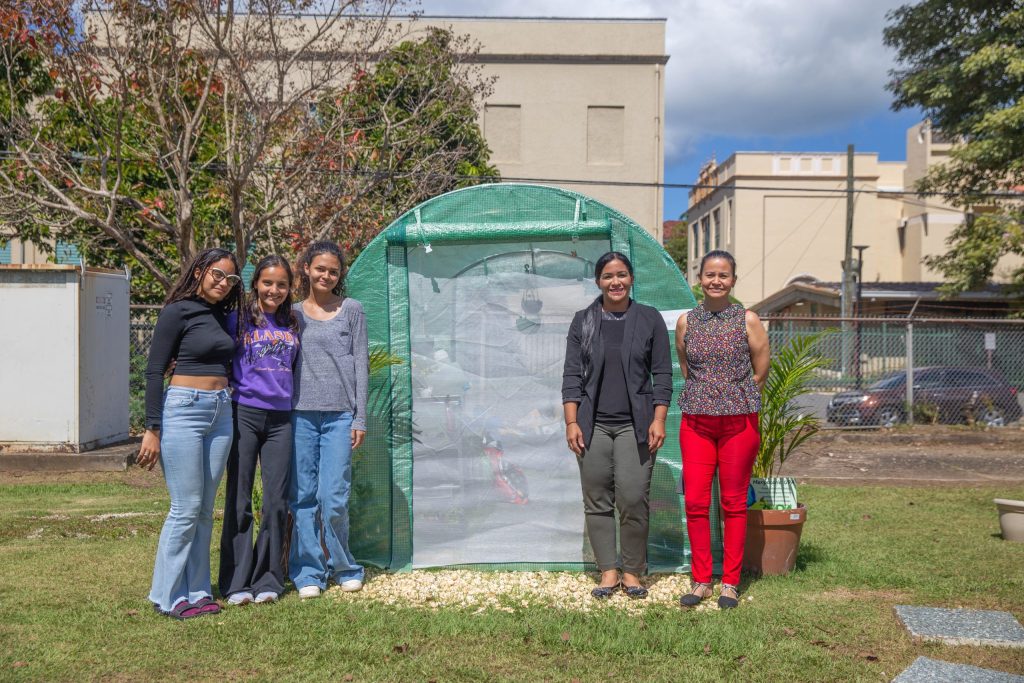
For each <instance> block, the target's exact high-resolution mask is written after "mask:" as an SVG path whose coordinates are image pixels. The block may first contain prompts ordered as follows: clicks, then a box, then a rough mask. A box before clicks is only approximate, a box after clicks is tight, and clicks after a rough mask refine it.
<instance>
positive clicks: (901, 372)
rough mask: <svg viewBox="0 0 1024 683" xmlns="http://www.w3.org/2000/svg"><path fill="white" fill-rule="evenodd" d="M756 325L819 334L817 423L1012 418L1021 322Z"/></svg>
mask: <svg viewBox="0 0 1024 683" xmlns="http://www.w3.org/2000/svg"><path fill="white" fill-rule="evenodd" d="M159 310H160V308H159V307H158V306H132V310H131V326H130V329H131V353H132V357H131V406H132V428H133V429H141V428H142V421H143V417H144V416H143V394H144V393H145V369H146V357H147V356H148V354H149V346H150V343H151V342H152V339H153V329H154V327H155V326H156V317H157V314H158V313H159ZM765 326H766V327H767V329H768V339H769V341H770V343H771V347H772V349H780V348H782V347H783V346H785V345H786V344H787V343H788V342H789V341H790V340H791V339H794V338H797V337H801V336H804V335H810V334H817V333H820V332H824V335H823V336H822V338H821V339H820V340H819V341H818V343H817V345H816V348H817V350H818V351H819V352H820V353H821V354H823V355H824V356H825V357H826V358H828V359H829V360H830V362H829V364H828V366H827V367H825V368H823V369H821V370H819V371H818V372H817V374H816V376H815V378H814V380H813V382H812V386H813V387H814V392H813V393H812V394H810V395H809V396H808V397H806V399H805V400H804V402H803V405H804V406H805V407H806V408H807V409H808V410H812V411H813V412H815V413H816V414H817V415H818V416H819V417H821V419H822V420H823V421H825V422H827V423H828V424H827V426H831V427H844V428H850V427H866V426H872V427H873V426H893V425H896V424H899V423H903V422H907V423H916V424H968V425H979V426H989V427H998V426H1003V425H1006V424H1010V423H1011V422H1016V421H1017V420H1019V419H1020V418H1021V415H1022V407H1024V400H1022V398H1021V391H1022V390H1024V320H978V319H971V318H959V319H934V318H933V319H912V320H906V319H897V318H828V317H778V316H772V317H768V318H765ZM908 368H909V369H910V371H909V372H908ZM908 379H909V381H908Z"/></svg>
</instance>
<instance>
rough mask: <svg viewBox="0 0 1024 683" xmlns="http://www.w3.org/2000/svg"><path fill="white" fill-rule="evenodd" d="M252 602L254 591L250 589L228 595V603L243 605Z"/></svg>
mask: <svg viewBox="0 0 1024 683" xmlns="http://www.w3.org/2000/svg"><path fill="white" fill-rule="evenodd" d="M250 602H252V593H250V592H249V591H238V592H237V593H232V594H231V595H229V596H228V604H229V605H235V606H237V607H241V606H242V605H248V604H249V603H250Z"/></svg>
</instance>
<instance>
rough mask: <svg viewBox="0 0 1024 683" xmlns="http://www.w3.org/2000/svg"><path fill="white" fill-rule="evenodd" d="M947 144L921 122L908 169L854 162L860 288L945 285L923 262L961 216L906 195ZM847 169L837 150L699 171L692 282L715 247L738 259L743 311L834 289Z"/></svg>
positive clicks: (866, 156)
mask: <svg viewBox="0 0 1024 683" xmlns="http://www.w3.org/2000/svg"><path fill="white" fill-rule="evenodd" d="M950 147H951V145H950V144H949V143H948V142H946V141H945V140H942V139H941V137H940V136H939V134H938V133H937V131H933V130H932V129H931V128H930V126H929V125H928V124H927V123H921V124H918V125H916V126H913V127H911V128H910V129H909V130H908V131H907V160H906V162H902V161H899V162H884V161H879V160H878V155H877V154H876V153H874V152H871V153H864V152H861V153H857V154H856V155H855V156H854V188H855V189H856V190H857V191H858V192H857V194H856V200H855V203H854V214H853V215H854V225H853V244H855V245H864V246H867V247H868V248H867V249H866V250H865V251H864V263H863V281H864V283H865V286H867V285H868V283H911V282H914V283H933V284H934V283H937V282H941V280H942V276H941V274H940V273H938V272H936V271H934V270H932V269H930V268H928V267H927V266H926V265H924V263H922V259H923V258H924V257H925V256H930V255H938V254H942V253H944V252H945V251H946V249H947V247H946V239H947V238H948V237H949V235H950V233H951V232H952V231H953V229H954V228H955V227H956V226H957V225H959V224H960V223H961V222H962V221H963V220H964V214H963V213H962V212H960V211H959V210H957V209H954V208H952V207H951V206H950V205H949V204H948V203H946V202H944V201H942V200H941V199H940V198H935V197H918V196H917V195H914V194H912V190H913V188H914V186H915V183H916V182H917V181H918V180H919V179H920V178H921V177H922V176H923V175H924V174H925V172H926V171H927V169H928V168H929V167H930V166H932V165H934V164H937V163H942V162H943V161H944V160H945V159H946V158H948V155H949V150H950ZM846 166H847V159H846V153H845V152H840V151H837V152H811V153H808V152H793V153H784V152H736V153H735V154H733V155H732V156H730V157H729V158H728V159H726V160H725V161H724V162H722V163H721V164H715V163H713V162H712V163H711V164H708V165H707V166H705V168H704V169H703V170H702V172H701V176H700V178H699V179H698V182H697V184H698V185H701V186H703V187H698V188H695V189H694V190H692V191H691V192H690V201H689V209H688V211H687V218H688V219H689V221H690V226H689V227H690V234H689V243H690V254H689V257H690V258H689V271H690V272H689V273H688V277H689V278H690V280H691V282H696V281H697V269H698V267H699V263H700V258H701V256H703V254H705V253H706V252H707V251H709V250H711V249H726V250H728V251H730V252H732V253H733V255H734V256H735V257H736V261H737V275H738V276H739V280H738V282H737V283H736V290H735V295H736V297H737V298H738V299H739V300H740V301H742V302H743V303H745V304H747V305H748V306H755V305H756V304H757V303H758V302H762V301H764V300H766V299H768V298H769V297H772V295H774V294H776V293H779V292H780V291H781V290H783V289H784V288H786V287H788V286H791V285H796V287H795V289H793V291H794V292H796V291H798V290H801V288H806V287H805V286H807V285H813V284H814V283H816V282H817V283H836V282H840V281H841V280H842V261H843V258H844V253H843V252H844V249H845V240H846V194H845V189H846ZM856 256H857V252H856V251H854V252H853V257H854V258H856ZM1016 262H1017V260H1016V259H1004V260H1003V261H1000V263H999V265H998V266H997V268H996V273H995V278H994V279H995V280H996V281H997V282H999V281H1005V280H1006V279H1007V278H1008V277H1009V275H1010V269H1011V267H1012V266H1014V264H1015V263H1016ZM890 289H892V288H890ZM924 289H925V290H928V291H933V290H934V287H931V288H924ZM922 291H924V290H922ZM933 293H934V292H933ZM935 296H936V297H937V294H935ZM822 306H823V308H824V309H825V310H828V309H829V308H830V306H826V305H824V302H823V303H822ZM823 312H824V311H823ZM830 312H835V311H834V310H833V311H830Z"/></svg>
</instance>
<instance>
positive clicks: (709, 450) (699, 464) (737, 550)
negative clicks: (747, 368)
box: [679, 413, 761, 586]
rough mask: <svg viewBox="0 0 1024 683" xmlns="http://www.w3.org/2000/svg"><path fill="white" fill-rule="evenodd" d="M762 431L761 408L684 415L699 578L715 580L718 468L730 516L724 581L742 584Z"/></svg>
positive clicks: (686, 485) (725, 513) (686, 478)
mask: <svg viewBox="0 0 1024 683" xmlns="http://www.w3.org/2000/svg"><path fill="white" fill-rule="evenodd" d="M760 445H761V434H760V433H759V432H758V428H757V413H750V414H749V415H683V419H682V422H681V424H680V425H679V450H680V451H681V452H682V454H683V495H684V497H685V502H686V528H687V533H688V535H689V537H690V550H691V552H692V553H693V563H692V570H693V571H692V573H693V580H694V581H699V582H701V583H710V582H711V523H710V520H709V517H708V511H709V508H710V507H711V480H712V478H713V477H714V476H715V470H716V469H717V470H718V489H719V494H720V495H719V498H720V499H721V505H722V517H723V519H724V520H725V538H724V539H723V542H724V546H725V547H724V551H725V552H724V557H723V559H722V583H728V584H731V585H733V586H738V585H739V582H740V567H741V566H742V565H743V544H744V541H745V539H746V535H747V488H748V487H749V486H750V470H751V468H752V467H753V466H754V458H755V457H756V456H757V449H758V447H759V446H760Z"/></svg>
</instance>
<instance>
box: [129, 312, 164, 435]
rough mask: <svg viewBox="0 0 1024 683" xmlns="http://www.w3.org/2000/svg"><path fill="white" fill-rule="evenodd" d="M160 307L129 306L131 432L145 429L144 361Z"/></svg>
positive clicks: (151, 340) (151, 341) (147, 355)
mask: <svg viewBox="0 0 1024 683" xmlns="http://www.w3.org/2000/svg"><path fill="white" fill-rule="evenodd" d="M160 308H161V307H160V306H139V305H133V306H131V312H130V318H129V324H128V332H129V334H130V335H131V343H130V345H129V347H128V348H129V349H130V351H131V358H130V359H129V362H128V369H129V382H130V389H129V395H128V406H129V412H130V415H131V418H130V421H129V422H130V427H131V430H132V431H133V432H141V431H142V430H143V428H144V427H145V425H144V422H145V417H146V406H145V394H146V360H147V358H148V357H149V346H150V344H152V343H153V330H154V328H156V318H157V315H158V314H159V313H160Z"/></svg>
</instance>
